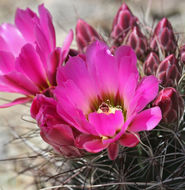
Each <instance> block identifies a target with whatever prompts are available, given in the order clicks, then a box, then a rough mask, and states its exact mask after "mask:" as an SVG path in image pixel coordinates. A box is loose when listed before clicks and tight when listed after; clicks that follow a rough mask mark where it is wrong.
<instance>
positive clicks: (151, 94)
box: [127, 76, 159, 116]
mask: <svg viewBox="0 0 185 190" xmlns="http://www.w3.org/2000/svg"><path fill="white" fill-rule="evenodd" d="M158 89H159V81H158V79H157V78H156V77H154V76H148V77H144V78H143V79H142V81H141V82H140V84H139V85H138V87H137V89H136V92H135V95H134V98H133V100H132V102H131V103H130V105H129V109H128V110H127V112H128V113H127V114H128V116H130V115H131V114H132V113H133V112H136V113H137V112H140V111H141V110H142V109H143V108H144V107H145V106H146V105H147V104H148V103H150V102H151V101H152V100H153V99H154V98H155V97H156V96H157V93H158Z"/></svg>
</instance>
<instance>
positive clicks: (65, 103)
mask: <svg viewBox="0 0 185 190" xmlns="http://www.w3.org/2000/svg"><path fill="white" fill-rule="evenodd" d="M68 82H70V81H68ZM65 85H69V83H68V84H65ZM69 87H70V86H69ZM66 89H67V88H65V87H64V88H62V87H57V88H56V89H55V96H56V98H57V100H58V102H59V104H58V105H57V111H58V113H59V115H60V116H61V117H62V118H63V119H64V120H65V121H66V122H67V123H69V124H70V125H72V126H74V127H75V128H76V129H78V130H79V131H81V132H82V133H85V134H89V133H90V134H95V135H96V134H97V133H96V131H95V129H93V128H92V126H91V125H90V124H89V122H88V121H87V119H86V117H85V115H84V114H83V112H82V111H81V109H78V107H77V106H76V105H75V101H77V102H78V100H75V97H76V98H80V99H79V100H80V101H83V99H81V97H80V94H76V92H75V93H74V97H72V93H71V91H70V90H69V91H68V90H66ZM69 89H70V88H69ZM77 93H78V91H77ZM69 95H71V96H69ZM78 96H79V97H78ZM71 97H72V99H71Z"/></svg>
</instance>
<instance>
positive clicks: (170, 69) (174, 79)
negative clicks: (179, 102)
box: [156, 54, 181, 87]
mask: <svg viewBox="0 0 185 190" xmlns="http://www.w3.org/2000/svg"><path fill="white" fill-rule="evenodd" d="M180 73H181V68H180V66H179V64H178V60H177V59H176V57H175V55H174V54H171V55H169V56H168V57H166V58H165V59H164V60H163V61H162V62H161V63H160V64H159V67H158V69H157V73H156V76H157V78H158V79H159V80H161V85H162V86H164V87H170V86H171V87H175V86H176V85H177V83H178V81H179V79H180V77H181V74H180Z"/></svg>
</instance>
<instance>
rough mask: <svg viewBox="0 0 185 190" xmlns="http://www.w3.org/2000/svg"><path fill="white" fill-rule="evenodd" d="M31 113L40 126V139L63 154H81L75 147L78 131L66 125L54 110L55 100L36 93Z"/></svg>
mask: <svg viewBox="0 0 185 190" xmlns="http://www.w3.org/2000/svg"><path fill="white" fill-rule="evenodd" d="M31 115H32V117H33V118H34V119H35V120H36V121H37V123H38V126H39V127H40V135H41V137H42V139H43V140H44V141H45V142H47V143H48V144H50V145H52V146H53V148H54V149H55V150H56V151H57V152H58V153H60V154H62V155H63V156H68V157H69V156H75V157H79V156H81V155H82V151H81V150H80V149H78V148H77V147H75V141H76V140H75V137H76V136H77V134H78V131H77V130H76V129H75V128H72V127H71V126H70V125H68V124H67V123H66V122H65V121H64V120H63V119H62V118H61V117H60V115H58V114H57V111H56V101H55V100H54V99H53V98H48V97H45V96H44V95H42V94H40V95H37V96H36V97H35V98H34V100H33V102H32V106H31Z"/></svg>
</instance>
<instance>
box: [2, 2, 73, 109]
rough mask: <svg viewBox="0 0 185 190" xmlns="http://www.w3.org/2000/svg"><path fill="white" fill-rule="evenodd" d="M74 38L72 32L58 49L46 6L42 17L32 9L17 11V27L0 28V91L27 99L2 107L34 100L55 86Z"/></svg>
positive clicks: (43, 8) (41, 8)
mask: <svg viewBox="0 0 185 190" xmlns="http://www.w3.org/2000/svg"><path fill="white" fill-rule="evenodd" d="M72 39H73V32H72V31H70V33H69V35H68V36H67V38H66V40H65V42H64V46H63V47H62V48H57V47H56V39H55V30H54V26H53V23H52V18H51V15H50V13H49V12H48V10H47V9H46V8H45V7H44V5H40V6H39V17H38V16H37V15H36V14H35V13H34V12H33V11H31V10H30V9H29V8H28V9H26V10H21V9H17V12H16V16H15V25H12V24H7V23H6V24H2V25H1V26H0V91H2V92H12V93H20V94H23V95H25V96H26V97H22V98H18V99H16V100H15V101H13V102H11V103H8V104H5V105H1V106H0V107H9V106H12V105H15V104H19V103H25V102H28V101H31V100H32V99H33V97H34V96H35V95H36V94H38V93H44V92H45V90H47V89H48V88H51V87H52V86H55V85H56V69H57V67H58V65H59V64H61V63H62V62H63V61H64V59H65V58H66V57H67V54H68V52H69V46H70V44H71V42H72Z"/></svg>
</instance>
